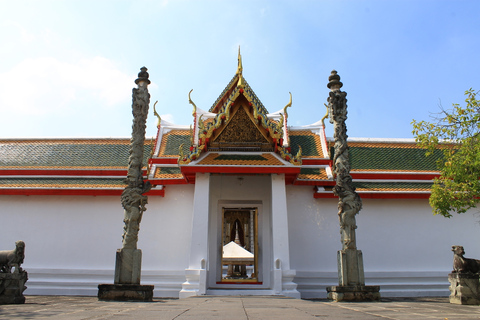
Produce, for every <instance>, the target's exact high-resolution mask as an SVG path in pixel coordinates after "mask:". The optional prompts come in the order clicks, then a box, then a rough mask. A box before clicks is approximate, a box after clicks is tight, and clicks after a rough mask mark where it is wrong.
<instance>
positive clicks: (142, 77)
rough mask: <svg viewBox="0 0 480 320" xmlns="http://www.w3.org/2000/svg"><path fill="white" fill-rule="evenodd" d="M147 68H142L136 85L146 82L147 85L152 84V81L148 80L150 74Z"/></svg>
mask: <svg viewBox="0 0 480 320" xmlns="http://www.w3.org/2000/svg"><path fill="white" fill-rule="evenodd" d="M147 70H148V69H147V68H145V67H141V68H140V72H139V73H138V78H137V80H135V84H139V83H140V82H142V81H144V82H146V83H147V84H150V80H148V72H147Z"/></svg>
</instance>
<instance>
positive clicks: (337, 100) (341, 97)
mask: <svg viewBox="0 0 480 320" xmlns="http://www.w3.org/2000/svg"><path fill="white" fill-rule="evenodd" d="M328 80H329V83H328V85H327V86H328V88H330V89H331V91H330V93H329V97H328V111H329V115H330V122H331V123H333V125H334V139H335V145H334V148H335V151H334V152H335V155H334V157H333V171H334V174H335V178H336V185H335V187H334V188H333V193H334V194H335V195H337V196H338V198H339V201H338V217H339V220H340V234H341V241H342V250H345V249H356V237H355V229H356V228H357V225H356V221H355V215H356V214H357V213H358V212H359V211H360V210H361V209H362V200H361V199H360V196H359V195H358V194H357V193H356V192H355V187H353V184H352V177H351V176H350V161H349V155H348V144H347V137H348V135H347V127H346V125H345V120H346V119H347V99H346V98H345V97H346V96H347V93H346V92H342V91H340V88H341V87H342V86H343V84H342V83H341V82H340V76H339V75H338V74H337V72H336V71H335V70H334V71H332V74H331V75H330V77H329V78H328Z"/></svg>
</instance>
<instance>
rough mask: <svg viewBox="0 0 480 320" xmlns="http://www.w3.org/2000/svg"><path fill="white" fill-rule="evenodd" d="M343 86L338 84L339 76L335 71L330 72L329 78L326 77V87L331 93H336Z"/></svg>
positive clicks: (340, 83)
mask: <svg viewBox="0 0 480 320" xmlns="http://www.w3.org/2000/svg"><path fill="white" fill-rule="evenodd" d="M342 86H343V83H342V82H340V76H339V75H338V74H337V71H336V70H332V73H331V74H330V77H328V84H327V87H328V89H330V90H331V91H338V90H340V88H341V87H342Z"/></svg>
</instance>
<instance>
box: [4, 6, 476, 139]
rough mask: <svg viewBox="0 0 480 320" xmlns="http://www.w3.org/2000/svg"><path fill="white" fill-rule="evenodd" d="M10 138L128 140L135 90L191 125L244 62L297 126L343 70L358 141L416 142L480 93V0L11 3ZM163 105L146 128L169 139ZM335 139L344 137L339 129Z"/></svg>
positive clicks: (312, 116) (313, 114) (7, 45)
mask: <svg viewBox="0 0 480 320" xmlns="http://www.w3.org/2000/svg"><path fill="white" fill-rule="evenodd" d="M0 6H1V7H0V8H1V10H0V43H1V45H0V57H1V61H0V112H1V114H2V116H1V117H0V138H1V137H128V136H130V134H131V122H132V115H131V89H132V88H133V87H134V86H135V84H134V80H135V79H136V77H137V73H138V72H139V69H140V67H142V66H146V67H147V68H148V69H149V73H150V79H151V81H152V84H151V85H150V94H151V101H152V104H151V105H153V102H154V101H157V100H158V104H157V111H158V112H159V113H160V114H161V115H162V116H163V118H164V119H168V120H169V121H171V122H174V123H177V124H190V123H192V116H191V110H192V108H191V105H189V104H188V97H187V95H188V92H189V91H190V90H191V89H194V91H193V92H192V99H193V101H194V102H195V103H196V105H197V106H198V107H199V108H202V109H205V110H207V109H209V108H210V106H211V105H212V103H213V102H214V101H215V100H216V98H217V97H218V95H219V94H220V93H221V92H222V90H223V88H224V87H225V86H226V85H227V83H228V82H229V81H230V79H231V78H232V77H233V75H234V73H235V71H236V68H237V50H238V46H239V45H240V46H241V52H242V58H243V74H244V76H245V79H246V80H247V81H248V83H249V84H250V86H251V87H252V88H253V90H254V91H255V92H256V94H257V96H258V97H259V98H260V100H262V102H263V104H264V105H265V107H266V108H267V109H268V110H269V111H270V112H275V111H277V110H279V109H282V108H283V107H284V106H285V104H286V103H287V102H288V98H289V95H288V92H292V95H293V105H292V108H290V109H289V124H290V125H307V124H311V123H314V122H316V121H318V120H319V119H320V118H322V116H323V115H324V114H325V107H324V103H325V102H326V99H327V97H328V89H327V87H326V84H327V82H328V76H329V75H330V72H331V70H332V69H336V70H337V71H338V73H339V75H340V76H341V78H342V82H343V83H344V87H343V88H342V89H343V90H344V91H346V92H347V93H348V95H347V99H348V110H349V114H348V120H347V128H348V134H349V136H350V137H378V138H411V137H412V135H411V125H410V122H411V121H412V119H417V120H422V119H428V117H429V114H430V113H431V112H437V111H438V110H439V105H440V104H442V105H443V107H446V108H448V107H450V106H451V104H452V103H462V102H463V101H464V95H463V93H464V91H465V90H467V89H469V88H470V87H473V88H474V89H477V90H478V89H480V84H479V81H480V80H479V76H478V75H479V74H480V64H479V63H478V52H480V50H479V48H480V41H479V37H480V22H479V20H478V13H479V12H480V1H462V0H456V1H429V0H417V1H408V0H402V1H394V0H393V1H392V0H390V1H362V0H355V1H353V0H352V1H320V0H319V1H313V0H310V1H306V0H305V1H302V0H291V1H282V0H271V1H251V0H245V1H226V0H225V1H213V0H212V1H207V0H164V1H161V0H158V1H142V0H140V1H125V0H123V1H122V0H117V1H113V0H111V1H105V0H103V1H102V0H95V1H88V0H83V1H52V0H43V1H10V0H0ZM155 125H156V119H155V117H154V116H153V110H151V113H150V115H149V119H148V123H147V136H148V137H151V136H154V135H155V134H156V127H155ZM327 135H328V136H332V135H333V128H332V126H331V125H330V124H328V127H327Z"/></svg>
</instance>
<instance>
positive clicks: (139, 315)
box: [0, 296, 480, 320]
mask: <svg viewBox="0 0 480 320" xmlns="http://www.w3.org/2000/svg"><path fill="white" fill-rule="evenodd" d="M26 298H27V300H26V303H25V304H22V305H3V306H0V319H12V320H16V319H60V320H67V319H68V320H80V319H82V320H87V319H89V320H99V319H118V320H122V319H134V320H144V319H147V320H149V319H155V320H163V319H169V320H173V319H175V320H193V319H202V320H203V319H217V320H221V319H229V320H236V319H242V320H260V319H276V320H277V319H278V320H282V319H294V320H304V319H355V320H357V319H358V320H360V319H409V320H410V319H440V320H445V319H448V320H453V319H480V306H462V305H453V304H450V303H449V302H448V298H415V299H413V298H412V299H408V298H403V299H401V298H398V299H383V300H382V302H363V303H352V302H342V303H335V302H329V301H327V300H314V301H312V300H299V299H291V298H285V297H255V296H239V297H230V296H229V297H225V296H224V297H212V296H204V297H192V298H188V299H181V300H178V299H155V300H154V302H102V301H98V300H97V298H95V297H72V296H26Z"/></svg>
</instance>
